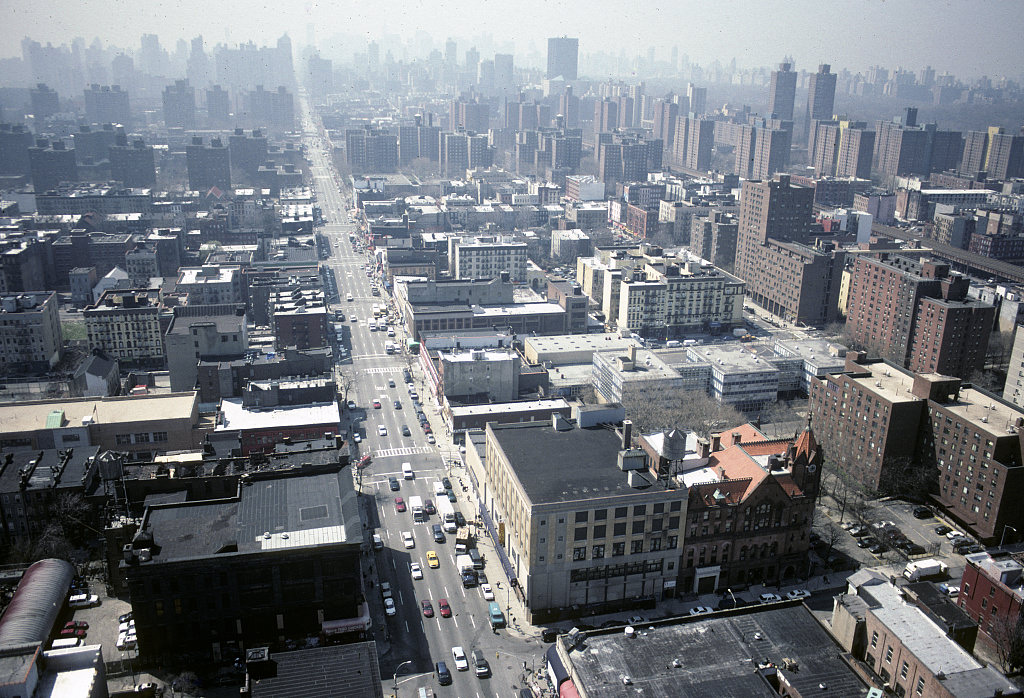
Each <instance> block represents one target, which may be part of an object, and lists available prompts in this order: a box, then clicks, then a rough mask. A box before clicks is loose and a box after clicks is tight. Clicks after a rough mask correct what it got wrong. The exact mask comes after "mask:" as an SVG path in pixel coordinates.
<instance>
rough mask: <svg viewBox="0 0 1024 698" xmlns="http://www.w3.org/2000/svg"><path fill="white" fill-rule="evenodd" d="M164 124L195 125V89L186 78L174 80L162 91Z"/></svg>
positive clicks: (173, 125)
mask: <svg viewBox="0 0 1024 698" xmlns="http://www.w3.org/2000/svg"><path fill="white" fill-rule="evenodd" d="M163 101H164V124H165V125H166V126H167V128H174V127H176V126H177V127H180V128H184V129H194V128H195V127H196V90H195V88H194V87H192V86H191V85H190V84H189V82H188V80H175V81H174V84H173V85H168V86H167V87H165V88H164V92H163Z"/></svg>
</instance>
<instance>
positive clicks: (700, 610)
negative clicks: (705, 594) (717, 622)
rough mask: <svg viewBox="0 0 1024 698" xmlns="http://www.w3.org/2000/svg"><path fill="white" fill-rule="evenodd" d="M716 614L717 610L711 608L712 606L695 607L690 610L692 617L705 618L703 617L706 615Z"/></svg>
mask: <svg viewBox="0 0 1024 698" xmlns="http://www.w3.org/2000/svg"><path fill="white" fill-rule="evenodd" d="M714 612H715V609H713V608H711V607H710V606H694V607H693V608H691V609H690V615H691V616H703V615H706V614H708V613H714Z"/></svg>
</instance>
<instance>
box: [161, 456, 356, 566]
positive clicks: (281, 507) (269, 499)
mask: <svg viewBox="0 0 1024 698" xmlns="http://www.w3.org/2000/svg"><path fill="white" fill-rule="evenodd" d="M311 471H312V472H311ZM243 483H244V484H242V485H241V486H240V488H239V494H238V496H236V497H233V498H231V499H217V500H206V501H199V502H188V503H182V504H169V505H164V506H155V507H150V508H149V509H148V510H147V512H146V518H145V521H144V522H143V528H144V529H145V530H147V531H148V532H150V533H152V535H153V540H154V543H155V546H154V548H153V551H154V555H153V562H152V563H142V564H153V563H160V562H170V561H175V560H189V559H201V558H206V557H211V556H220V555H229V554H232V553H236V552H237V553H241V554H245V553H250V554H251V553H258V552H260V551H266V550H283V549H294V548H301V547H307V546H314V545H325V544H352V545H359V544H361V543H362V538H363V532H362V526H361V524H360V521H359V510H358V504H357V501H356V493H355V490H354V487H353V484H352V472H351V471H350V470H349V469H348V468H339V467H338V466H337V465H336V464H335V465H333V466H320V467H313V468H303V469H295V470H292V471H274V472H268V473H256V474H253V475H252V476H251V477H249V478H246V479H245V480H244V481H243ZM267 533H269V534H270V535H271V538H269V539H268V538H266V537H265V534H267Z"/></svg>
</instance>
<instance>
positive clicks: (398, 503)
mask: <svg viewBox="0 0 1024 698" xmlns="http://www.w3.org/2000/svg"><path fill="white" fill-rule="evenodd" d="M395 511H397V512H399V513H401V512H403V511H405V500H404V499H402V498H401V497H395Z"/></svg>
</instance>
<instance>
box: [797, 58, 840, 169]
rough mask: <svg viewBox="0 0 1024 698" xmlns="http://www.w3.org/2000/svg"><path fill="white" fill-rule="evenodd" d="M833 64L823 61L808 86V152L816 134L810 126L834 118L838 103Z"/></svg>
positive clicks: (806, 114)
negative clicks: (815, 122)
mask: <svg viewBox="0 0 1024 698" xmlns="http://www.w3.org/2000/svg"><path fill="white" fill-rule="evenodd" d="M831 67H832V66H830V65H829V64H828V63H822V64H821V65H819V66H818V72H817V73H813V74H812V75H811V78H810V82H809V83H808V86H807V110H806V111H805V113H804V128H805V129H808V130H807V136H808V138H809V141H808V152H810V150H811V148H812V147H813V145H814V134H813V133H812V132H811V130H810V126H811V124H812V123H813V122H814V121H822V120H827V119H831V118H832V113H833V112H834V111H835V104H836V74H835V73H832V72H829V71H830V69H831ZM794 94H795V93H794Z"/></svg>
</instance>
